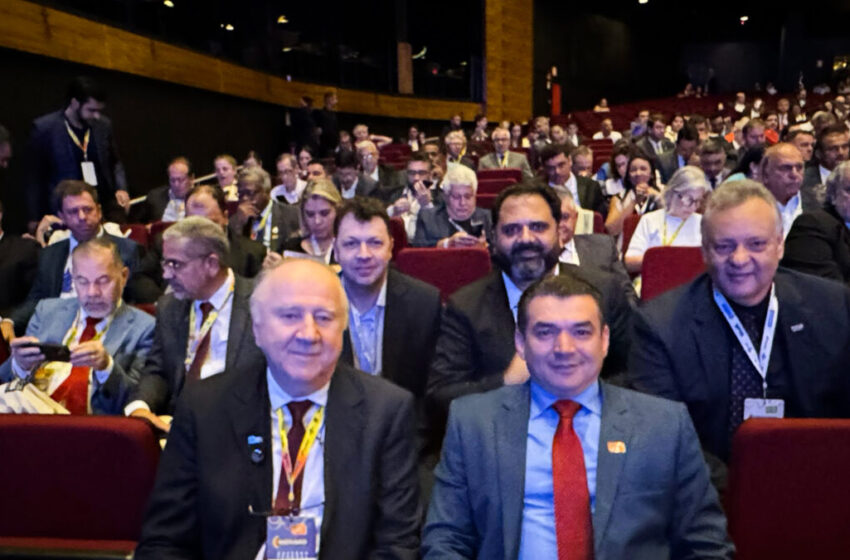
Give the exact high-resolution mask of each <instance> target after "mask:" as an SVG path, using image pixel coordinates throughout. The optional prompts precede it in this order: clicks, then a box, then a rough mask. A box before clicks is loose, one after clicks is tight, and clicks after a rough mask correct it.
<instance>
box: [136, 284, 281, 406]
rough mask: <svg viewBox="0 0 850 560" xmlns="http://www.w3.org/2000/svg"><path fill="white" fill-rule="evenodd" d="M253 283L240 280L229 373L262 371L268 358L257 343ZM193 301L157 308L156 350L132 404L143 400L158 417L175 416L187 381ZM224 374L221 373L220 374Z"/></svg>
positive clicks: (165, 300)
mask: <svg viewBox="0 0 850 560" xmlns="http://www.w3.org/2000/svg"><path fill="white" fill-rule="evenodd" d="M253 288H254V285H253V282H251V281H250V280H247V279H245V278H240V277H239V276H237V277H236V286H235V289H234V292H233V309H232V311H231V314H230V328H229V329H228V331H227V332H228V334H227V356H226V358H225V374H226V373H228V372H233V373H237V372H243V371H250V370H252V368H262V367H263V363H264V359H263V354H262V352H260V349H259V348H257V345H256V343H255V342H254V331H253V330H252V327H251V311H250V307H249V298H250V297H251V291H252V290H253ZM191 305H192V301H191V300H179V299H177V298H176V297H174V295H173V294H166V295H164V296H162V298H160V300H159V302H158V303H157V306H156V330H155V331H154V340H153V348H151V352H150V354H149V355H148V359H147V361H146V362H145V367H144V370H143V371H142V376H141V379H140V381H139V386H138V388H137V389H136V390H135V391H134V393H133V395H132V396H131V397H130V399H129V402H133V401H135V400H142V401H144V402H145V403H147V405H148V406H149V407H150V409H151V411H152V412H153V413H154V414H172V413H173V412H174V405H175V404H176V402H177V397H178V396H179V395H180V392H181V390H182V389H183V383H184V381H185V380H186V366H185V365H184V364H183V360H184V359H185V358H186V344H187V342H188V340H189V308H190V307H191ZM219 375H221V374H219Z"/></svg>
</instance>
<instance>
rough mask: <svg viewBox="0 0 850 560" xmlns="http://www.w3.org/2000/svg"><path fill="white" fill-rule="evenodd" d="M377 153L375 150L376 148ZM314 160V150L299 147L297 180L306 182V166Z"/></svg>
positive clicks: (307, 147)
mask: <svg viewBox="0 0 850 560" xmlns="http://www.w3.org/2000/svg"><path fill="white" fill-rule="evenodd" d="M376 151H377V148H376ZM314 159H316V156H315V155H314V150H313V149H312V148H311V147H310V146H301V149H300V150H298V178H299V179H301V180H303V181H306V180H307V179H308V172H307V166H308V165H309V164H310V162H311V161H313V160H314Z"/></svg>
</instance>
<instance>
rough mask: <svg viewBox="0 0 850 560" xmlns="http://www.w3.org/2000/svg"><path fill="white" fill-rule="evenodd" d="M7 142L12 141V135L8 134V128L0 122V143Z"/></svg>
mask: <svg viewBox="0 0 850 560" xmlns="http://www.w3.org/2000/svg"><path fill="white" fill-rule="evenodd" d="M7 142H9V143H11V142H12V136H11V135H10V134H9V130H8V129H7V128H6V127H5V126H3V125H2V124H0V144H5V143H7Z"/></svg>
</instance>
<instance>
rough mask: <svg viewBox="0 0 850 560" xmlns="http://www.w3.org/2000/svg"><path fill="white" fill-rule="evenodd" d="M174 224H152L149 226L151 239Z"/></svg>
mask: <svg viewBox="0 0 850 560" xmlns="http://www.w3.org/2000/svg"><path fill="white" fill-rule="evenodd" d="M173 223H174V222H154V223H152V224H151V232H150V236H151V239H153V238H154V237H156V236H157V235H159V234H160V233H162V232H164V231H165V230H167V229H168V227H169V226H170V225H171V224H173Z"/></svg>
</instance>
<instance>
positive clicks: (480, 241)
mask: <svg viewBox="0 0 850 560" xmlns="http://www.w3.org/2000/svg"><path fill="white" fill-rule="evenodd" d="M441 188H442V190H443V197H442V198H443V201H444V204H440V205H438V206H433V205H432V206H431V207H427V208H422V209H421V210H420V211H419V214H418V216H417V218H416V233H415V235H414V237H413V239H412V240H411V244H412V245H414V246H416V247H434V246H437V247H443V248H450V247H484V248H486V247H487V243H488V241H489V239H490V231H491V226H492V224H491V222H490V211H489V210H486V209H484V208H478V207H476V206H475V195H476V193H477V191H478V179H477V177H476V176H475V172H474V171H472V170H471V169H469V168H468V167H466V166H465V165H459V166H455V167H453V168H451V169H449V170H448V171H447V172H446V176H445V177H443V183H442V185H441Z"/></svg>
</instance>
